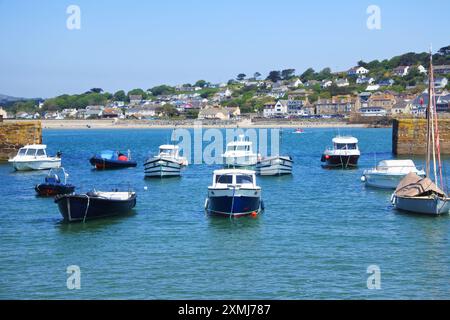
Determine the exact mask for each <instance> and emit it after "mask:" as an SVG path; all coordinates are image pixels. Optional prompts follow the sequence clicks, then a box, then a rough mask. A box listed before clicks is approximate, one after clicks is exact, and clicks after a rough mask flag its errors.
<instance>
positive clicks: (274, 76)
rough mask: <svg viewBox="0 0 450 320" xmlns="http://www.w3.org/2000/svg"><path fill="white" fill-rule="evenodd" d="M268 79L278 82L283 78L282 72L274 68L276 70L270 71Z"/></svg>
mask: <svg viewBox="0 0 450 320" xmlns="http://www.w3.org/2000/svg"><path fill="white" fill-rule="evenodd" d="M267 80H270V81H272V82H277V81H280V80H281V72H280V71H277V70H274V71H270V72H269V75H268V76H267Z"/></svg>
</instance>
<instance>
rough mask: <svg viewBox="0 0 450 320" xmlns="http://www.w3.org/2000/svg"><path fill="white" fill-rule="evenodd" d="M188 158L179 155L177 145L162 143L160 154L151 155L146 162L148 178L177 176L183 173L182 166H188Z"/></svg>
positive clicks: (146, 175) (145, 167)
mask: <svg viewBox="0 0 450 320" xmlns="http://www.w3.org/2000/svg"><path fill="white" fill-rule="evenodd" d="M187 165H188V160H187V159H186V158H185V157H181V156H180V155H179V147H178V146H176V145H167V144H166V145H161V146H160V147H159V154H158V155H157V156H154V157H150V158H149V159H147V161H146V162H145V164H144V169H145V170H144V172H145V177H146V178H164V177H177V176H180V175H181V167H182V166H187Z"/></svg>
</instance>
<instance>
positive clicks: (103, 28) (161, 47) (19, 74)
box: [0, 0, 450, 98]
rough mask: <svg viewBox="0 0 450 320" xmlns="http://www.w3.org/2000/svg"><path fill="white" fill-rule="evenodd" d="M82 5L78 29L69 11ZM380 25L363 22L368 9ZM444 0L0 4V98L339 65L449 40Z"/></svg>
mask: <svg viewBox="0 0 450 320" xmlns="http://www.w3.org/2000/svg"><path fill="white" fill-rule="evenodd" d="M70 4H76V5H78V6H79V7H80V9H81V30H68V29H67V28H66V19H67V17H68V14H66V8H67V7H68V6H69V5H70ZM371 4H376V5H378V6H379V7H380V9H381V27H382V28H381V30H369V29H368V28H367V27H366V21H367V17H368V15H367V13H366V9H367V7H368V6H369V5H371ZM449 12H450V1H448V0H427V1H411V0H409V1H407V0H395V1H392V0H389V1H388V0H371V1H365V0H353V1H352V0H341V1H302V0H277V1H274V0H272V1H265V0H226V1H225V0H214V1H212V0H203V1H200V0H193V1H192V0H189V1H187V0H164V1H143V0H141V1H139V0H127V1H118V0H117V1H114V0H95V1H92V0H90V1H87V0H71V1H65V0H59V1H56V0H0V41H1V48H0V94H8V95H13V96H21V97H44V98H45V97H51V96H55V95H58V94H63V93H80V92H84V91H86V90H89V89H90V88H92V87H101V88H103V89H104V90H107V91H110V92H114V91H116V90H119V89H124V90H130V89H133V88H143V89H148V88H150V87H152V86H154V85H158V84H164V83H165V84H170V85H174V84H177V83H187V82H189V83H193V82H195V81H196V80H198V79H205V80H208V81H213V82H221V81H227V80H229V79H230V78H234V77H235V76H236V75H237V74H238V73H240V72H243V73H245V74H247V75H252V74H253V73H254V72H255V71H259V72H260V73H262V74H263V75H266V74H267V72H268V71H270V70H279V69H283V68H295V69H296V70H297V73H301V72H302V71H304V70H305V69H306V68H307V67H310V66H311V67H313V68H315V69H316V70H320V69H321V68H323V67H327V66H329V67H331V68H332V70H333V71H340V70H345V69H348V68H349V67H351V66H352V65H354V64H355V63H356V62H357V61H359V60H361V59H362V60H365V61H369V60H372V59H384V58H390V57H391V56H394V55H398V54H401V53H405V52H408V51H415V52H422V51H427V49H428V48H429V46H430V44H433V48H434V49H438V48H440V47H443V46H446V45H450V19H449V16H448V14H449Z"/></svg>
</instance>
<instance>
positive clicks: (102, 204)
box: [55, 191, 136, 222]
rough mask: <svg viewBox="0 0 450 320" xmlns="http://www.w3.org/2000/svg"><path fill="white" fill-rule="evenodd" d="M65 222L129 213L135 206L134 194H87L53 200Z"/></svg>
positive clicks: (65, 196) (60, 196)
mask: <svg viewBox="0 0 450 320" xmlns="http://www.w3.org/2000/svg"><path fill="white" fill-rule="evenodd" d="M55 203H56V204H58V208H59V212H61V215H62V216H63V218H64V220H65V221H68V222H75V221H83V222H84V221H85V220H89V219H94V218H102V217H108V216H114V215H122V214H126V213H129V212H130V211H131V209H133V208H134V207H135V206H136V193H135V192H101V191H95V192H88V193H85V194H71V195H59V196H56V198H55Z"/></svg>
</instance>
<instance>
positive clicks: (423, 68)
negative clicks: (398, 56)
mask: <svg viewBox="0 0 450 320" xmlns="http://www.w3.org/2000/svg"><path fill="white" fill-rule="evenodd" d="M417 70H419V72H420V73H423V74H427V69H426V68H425V67H424V66H423V65H420V66H418V67H417Z"/></svg>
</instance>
